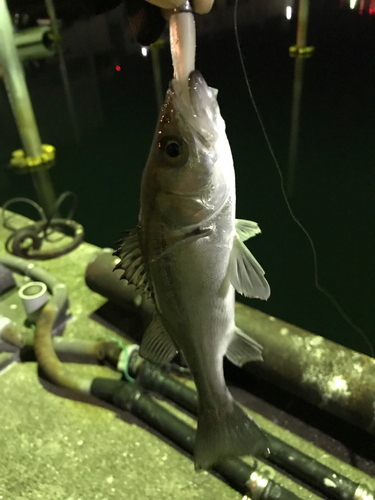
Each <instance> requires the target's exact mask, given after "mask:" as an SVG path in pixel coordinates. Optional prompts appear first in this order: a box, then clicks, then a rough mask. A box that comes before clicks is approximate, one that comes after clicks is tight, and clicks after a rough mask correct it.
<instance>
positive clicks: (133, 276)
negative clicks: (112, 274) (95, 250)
mask: <svg viewBox="0 0 375 500" xmlns="http://www.w3.org/2000/svg"><path fill="white" fill-rule="evenodd" d="M119 243H120V247H119V248H118V249H117V250H116V251H115V252H113V255H116V256H117V257H120V259H121V260H120V262H119V263H118V264H117V265H116V266H115V268H114V271H116V270H117V269H122V270H123V271H124V272H123V273H122V275H121V278H120V279H126V280H128V282H129V283H130V284H132V285H134V286H135V287H136V288H138V289H139V291H140V292H141V293H144V294H145V295H147V296H148V297H150V296H151V291H150V287H149V285H148V282H147V276H146V270H145V266H144V262H143V257H142V254H141V249H140V247H139V236H138V228H134V229H132V230H131V231H129V234H128V235H127V236H125V238H123V239H122V240H121V241H120V242H119Z"/></svg>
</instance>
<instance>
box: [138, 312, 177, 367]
mask: <svg viewBox="0 0 375 500" xmlns="http://www.w3.org/2000/svg"><path fill="white" fill-rule="evenodd" d="M139 354H140V356H142V358H145V359H147V361H150V362H151V363H155V364H158V365H165V364H167V363H169V362H170V361H171V360H172V359H173V358H174V357H175V355H176V354H177V349H176V346H175V345H174V343H173V341H172V339H171V338H170V336H169V334H168V333H167V331H166V330H165V328H164V325H163V323H162V321H161V318H160V316H159V314H158V313H155V314H154V317H153V320H152V321H151V323H150V325H149V326H148V328H147V330H146V332H145V334H144V336H143V339H142V342H141V347H140V349H139Z"/></svg>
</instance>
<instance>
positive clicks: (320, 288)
mask: <svg viewBox="0 0 375 500" xmlns="http://www.w3.org/2000/svg"><path fill="white" fill-rule="evenodd" d="M237 10H238V0H235V3H234V33H235V37H236V44H237V49H238V54H239V57H240V61H241V67H242V71H243V74H244V77H245V81H246V87H247V90H248V92H249V95H250V99H251V102H252V104H253V107H254V110H255V113H256V115H257V118H258V121H259V124H260V128H261V129H262V133H263V136H264V138H265V140H266V143H267V147H268V150H269V152H270V154H271V157H272V159H273V162H274V164H275V166H276V169H277V172H278V174H279V176H280V184H281V191H282V194H283V197H284V200H285V203H286V206H287V208H288V211H289V213H290V216H291V217H292V219H293V220H294V222H295V223H296V224H297V225H298V226H299V228H300V229H301V231H302V232H303V233H304V234H305V236H306V238H307V239H308V241H309V244H310V247H311V251H312V256H313V264H314V284H315V287H316V288H317V290H318V291H319V292H321V293H323V294H324V295H325V296H326V297H327V299H328V300H329V301H330V302H331V304H332V305H333V306H334V307H335V308H336V310H337V311H338V313H339V314H340V316H341V317H342V318H343V319H344V320H345V321H346V322H347V323H348V324H349V325H350V326H351V327H352V328H353V330H355V331H356V332H357V333H359V335H360V336H361V338H362V339H363V340H364V341H365V343H366V344H367V346H368V348H369V350H370V354H371V356H372V357H374V355H375V353H374V347H373V345H372V343H371V341H370V339H369V337H368V336H367V335H366V333H365V332H364V331H363V330H362V328H360V327H359V326H358V325H357V324H356V323H354V321H353V320H352V319H351V318H350V316H349V315H348V314H347V313H346V312H345V310H344V309H343V307H342V306H341V305H340V304H339V302H338V301H337V299H336V298H335V297H334V295H332V293H331V292H329V291H328V290H327V289H326V288H324V287H323V286H322V285H321V284H320V282H319V277H318V257H317V254H316V249H315V245H314V241H313V239H312V238H311V236H310V233H309V232H308V231H307V229H306V228H305V226H304V225H303V224H302V222H301V221H300V220H299V219H298V218H297V217H296V215H295V214H294V211H293V209H292V206H291V204H290V201H289V199H288V196H287V194H286V189H285V182H284V176H283V173H282V171H281V168H280V165H279V162H278V160H277V158H276V154H275V152H274V150H273V147H272V145H271V141H270V139H269V137H268V134H267V132H266V128H265V126H264V122H263V119H262V117H261V114H260V111H259V109H258V106H257V104H256V102H255V98H254V95H253V92H252V90H251V86H250V82H249V78H248V76H247V72H246V67H245V61H244V58H243V54H242V50H241V45H240V39H239V35H238V23H237Z"/></svg>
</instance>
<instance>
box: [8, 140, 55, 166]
mask: <svg viewBox="0 0 375 500" xmlns="http://www.w3.org/2000/svg"><path fill="white" fill-rule="evenodd" d="M55 156H56V149H55V147H54V146H52V145H51V144H42V153H41V154H40V155H37V156H26V155H25V152H24V150H23V149H17V150H16V151H13V153H12V158H11V160H10V165H11V166H12V167H16V168H20V169H34V168H35V167H42V168H46V167H49V166H50V164H51V163H52V162H53V161H54V160H55Z"/></svg>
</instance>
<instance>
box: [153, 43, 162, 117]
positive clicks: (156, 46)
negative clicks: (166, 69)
mask: <svg viewBox="0 0 375 500" xmlns="http://www.w3.org/2000/svg"><path fill="white" fill-rule="evenodd" d="M162 46H163V42H162V41H157V42H155V43H153V44H151V45H150V50H151V57H152V72H153V74H154V85H155V94H156V105H157V107H158V112H159V111H160V109H161V107H162V105H163V91H162V89H161V72H160V59H159V50H160V49H161V47H162Z"/></svg>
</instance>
